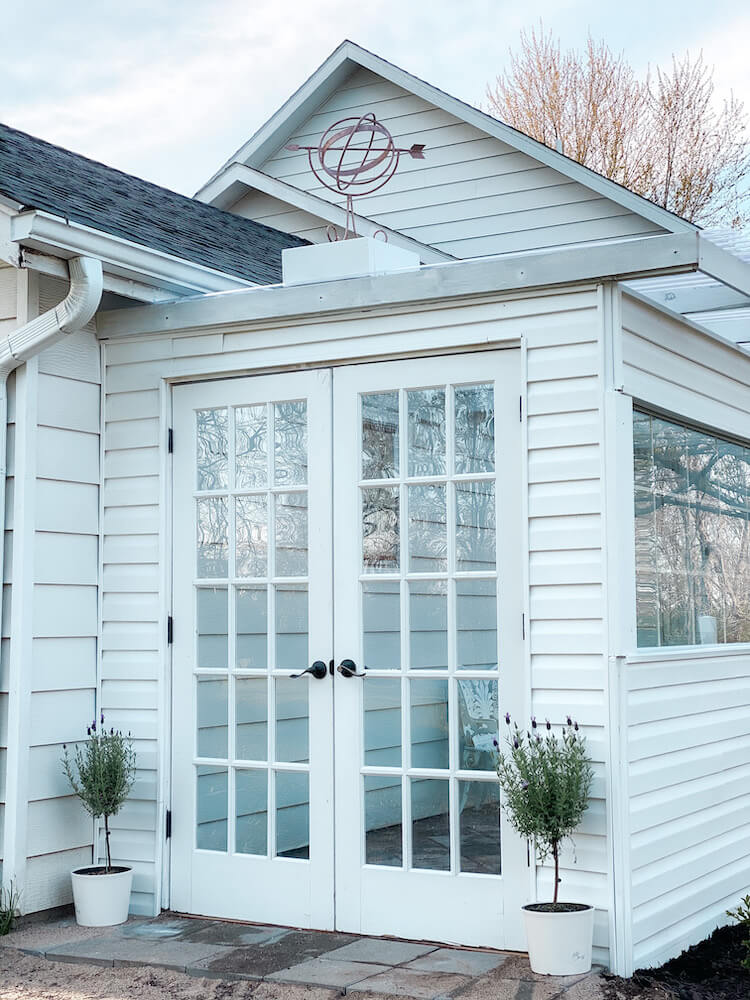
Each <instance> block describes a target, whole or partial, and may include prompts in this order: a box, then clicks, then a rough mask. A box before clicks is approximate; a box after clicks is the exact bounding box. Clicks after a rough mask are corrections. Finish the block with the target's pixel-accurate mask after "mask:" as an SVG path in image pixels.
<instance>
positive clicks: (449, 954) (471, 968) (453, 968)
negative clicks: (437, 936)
mask: <svg viewBox="0 0 750 1000" xmlns="http://www.w3.org/2000/svg"><path fill="white" fill-rule="evenodd" d="M507 957H508V956H507V955H499V954H498V953H497V952H494V951H466V950H463V949H461V948H438V949H437V951H433V952H430V954H429V955H423V956H422V958H416V959H415V960H414V961H413V962H409V963H408V965H406V966H405V968H407V969H419V970H420V971H422V972H450V973H454V974H455V975H458V976H483V975H484V974H485V973H486V972H490V971H491V970H492V969H496V968H497V967H498V966H499V965H502V964H503V962H504V961H505V959H506V958H507Z"/></svg>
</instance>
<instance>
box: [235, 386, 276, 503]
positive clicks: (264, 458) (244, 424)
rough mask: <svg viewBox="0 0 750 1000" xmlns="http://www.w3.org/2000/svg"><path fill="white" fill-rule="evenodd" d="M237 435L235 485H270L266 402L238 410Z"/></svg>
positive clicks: (240, 487) (238, 408)
mask: <svg viewBox="0 0 750 1000" xmlns="http://www.w3.org/2000/svg"><path fill="white" fill-rule="evenodd" d="M234 422H235V435H236V438H237V451H236V465H235V486H236V488H237V489H238V490H252V489H257V488H258V487H262V486H267V485H268V426H267V424H268V416H267V412H266V406H265V403H263V404H261V405H260V406H238V407H237V408H236V410H235V411H234Z"/></svg>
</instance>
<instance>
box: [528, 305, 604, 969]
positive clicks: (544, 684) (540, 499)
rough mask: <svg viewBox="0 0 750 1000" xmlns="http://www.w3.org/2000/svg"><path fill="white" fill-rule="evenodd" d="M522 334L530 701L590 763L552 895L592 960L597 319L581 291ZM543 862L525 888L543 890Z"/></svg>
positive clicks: (598, 778) (599, 641)
mask: <svg viewBox="0 0 750 1000" xmlns="http://www.w3.org/2000/svg"><path fill="white" fill-rule="evenodd" d="M556 320H557V321H556V322H555V324H554V325H553V326H552V327H550V328H549V329H547V328H545V329H543V330H541V331H530V332H529V335H528V359H527V370H528V384H527V400H526V405H527V444H528V470H529V486H528V518H529V548H530V553H529V569H528V572H529V637H530V647H531V648H530V653H531V684H532V710H533V713H534V714H535V715H536V717H537V719H540V720H544V719H546V718H549V719H550V720H551V721H553V722H563V721H564V720H565V717H566V716H567V715H568V713H570V714H571V715H572V716H573V717H574V718H575V719H577V721H578V722H579V724H580V726H581V729H582V731H583V732H584V733H585V734H586V736H587V739H588V745H589V752H590V753H591V756H592V758H593V760H594V771H595V779H594V785H593V787H592V801H591V805H590V807H589V809H588V811H587V813H586V815H585V818H584V821H583V824H582V826H581V828H580V830H579V831H578V833H577V834H576V835H575V838H574V842H573V844H566V845H565V848H564V851H563V856H562V871H561V878H562V890H561V891H562V893H563V896H564V898H567V899H582V900H585V901H587V902H592V903H593V904H594V905H595V906H596V919H595V930H594V944H595V948H596V955H597V958H598V960H599V961H601V962H604V963H605V964H606V962H607V956H608V948H609V934H610V929H609V916H608V910H609V899H610V888H609V886H610V875H609V857H608V855H609V848H608V838H607V822H606V811H605V794H606V787H607V784H608V782H607V777H606V774H607V768H608V766H609V755H608V751H607V739H606V723H607V715H608V708H607V704H606V673H605V656H604V654H605V650H606V624H605V619H606V615H605V608H604V559H603V552H602V549H603V537H602V509H603V498H602V485H601V475H602V472H601V468H602V455H601V398H602V385H601V351H602V348H601V318H600V313H599V312H598V310H597V308H596V299H595V297H594V294H593V293H592V294H591V295H590V297H589V298H588V299H585V298H584V297H583V296H581V297H580V299H579V307H578V308H577V310H576V311H575V312H569V313H566V314H565V315H564V316H559V317H556ZM553 888H554V886H553V882H552V869H551V867H550V864H549V863H547V864H545V865H544V867H542V868H541V869H540V870H539V873H538V877H537V895H538V898H539V899H547V898H550V897H551V895H552V892H553Z"/></svg>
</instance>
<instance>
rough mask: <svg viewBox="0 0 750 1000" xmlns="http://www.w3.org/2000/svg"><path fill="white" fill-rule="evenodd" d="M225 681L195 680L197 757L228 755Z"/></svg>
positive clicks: (209, 678) (211, 678)
mask: <svg viewBox="0 0 750 1000" xmlns="http://www.w3.org/2000/svg"><path fill="white" fill-rule="evenodd" d="M227 691H228V685H227V681H226V680H219V679H218V678H215V677H198V678H197V695H196V724H197V730H198V732H197V736H198V740H197V743H198V756H199V757H223V758H226V757H227V755H228V742H227V720H228V714H227V712H228V704H227Z"/></svg>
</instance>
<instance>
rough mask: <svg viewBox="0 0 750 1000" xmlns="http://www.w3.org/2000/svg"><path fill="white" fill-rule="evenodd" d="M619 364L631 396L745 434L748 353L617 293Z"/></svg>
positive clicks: (749, 399) (749, 403)
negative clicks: (619, 320) (618, 305)
mask: <svg viewBox="0 0 750 1000" xmlns="http://www.w3.org/2000/svg"><path fill="white" fill-rule="evenodd" d="M622 364H623V381H624V387H625V391H626V392H627V393H628V394H629V395H631V396H633V398H634V399H636V400H640V401H642V402H644V403H648V404H651V405H653V406H656V407H659V408H660V409H662V410H666V411H668V412H671V413H673V414H675V415H676V416H681V417H683V418H684V419H686V420H689V421H694V422H696V423H699V424H705V425H706V426H708V427H714V428H716V429H717V430H719V431H724V432H725V433H727V432H728V433H730V434H735V435H737V436H738V437H741V438H745V439H746V440H747V439H748V438H750V356H747V355H744V354H742V353H741V352H739V351H737V350H736V349H734V348H732V347H731V346H729V345H726V344H723V343H721V342H719V341H716V340H712V339H711V338H709V337H707V336H706V335H705V334H703V333H701V332H700V331H698V330H694V329H692V328H691V327H689V326H688V325H687V324H685V323H681V322H680V321H679V319H678V318H677V317H671V316H670V315H668V314H667V313H665V312H663V311H661V310H658V309H655V308H653V307H651V306H649V305H647V304H646V303H644V302H642V301H640V300H639V299H636V298H634V297H633V296H631V295H629V294H627V293H626V292H624V293H623V296H622Z"/></svg>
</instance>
